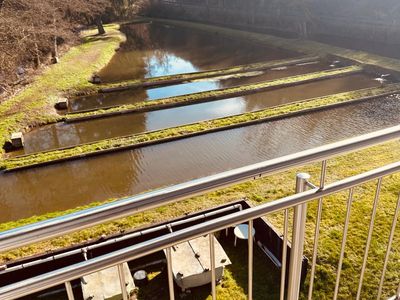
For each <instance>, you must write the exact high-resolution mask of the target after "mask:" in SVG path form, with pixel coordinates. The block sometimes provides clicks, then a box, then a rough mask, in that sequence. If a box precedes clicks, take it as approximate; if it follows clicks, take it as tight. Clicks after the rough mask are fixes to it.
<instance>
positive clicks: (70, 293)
mask: <svg viewBox="0 0 400 300" xmlns="http://www.w3.org/2000/svg"><path fill="white" fill-rule="evenodd" d="M65 289H66V290H67V295H68V300H75V297H74V291H73V290H72V286H71V282H69V281H67V282H66V283H65Z"/></svg>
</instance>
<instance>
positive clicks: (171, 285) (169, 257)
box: [166, 248, 175, 300]
mask: <svg viewBox="0 0 400 300" xmlns="http://www.w3.org/2000/svg"><path fill="white" fill-rule="evenodd" d="M166 252H167V272H168V289H169V300H175V291H174V277H173V273H172V254H171V248H167V249H166Z"/></svg>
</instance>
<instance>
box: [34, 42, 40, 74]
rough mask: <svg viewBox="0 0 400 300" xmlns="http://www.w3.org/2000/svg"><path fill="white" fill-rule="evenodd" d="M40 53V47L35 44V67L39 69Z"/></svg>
mask: <svg viewBox="0 0 400 300" xmlns="http://www.w3.org/2000/svg"><path fill="white" fill-rule="evenodd" d="M40 64H41V62H40V51H39V45H38V44H37V43H35V67H36V68H39V67H40Z"/></svg>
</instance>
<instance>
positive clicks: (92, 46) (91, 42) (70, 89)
mask: <svg viewBox="0 0 400 300" xmlns="http://www.w3.org/2000/svg"><path fill="white" fill-rule="evenodd" d="M105 29H106V34H104V35H96V34H95V33H96V30H94V29H93V30H86V31H83V32H82V33H81V36H82V43H81V44H79V45H77V46H74V47H72V48H71V49H70V50H69V51H68V52H67V53H66V54H65V55H63V56H62V57H61V59H60V62H59V63H58V64H56V65H52V66H49V67H47V68H46V69H45V70H44V72H43V74H41V75H40V76H38V77H37V78H35V80H34V82H33V83H32V84H31V85H30V86H28V87H27V88H26V89H24V90H23V91H21V92H20V93H19V94H17V95H16V96H14V97H12V98H10V99H8V100H6V101H4V102H3V103H1V104H0V145H4V143H5V142H6V141H7V140H8V139H9V137H10V135H11V133H12V132H14V131H20V130H23V129H24V128H27V127H31V126H36V125H40V124H45V123H49V122H54V121H56V120H58V119H59V116H58V115H57V114H56V112H55V111H54V104H55V103H56V101H57V99H58V98H59V97H61V96H65V95H68V94H69V93H75V92H77V91H80V90H85V89H88V88H90V87H91V85H92V84H91V83H89V82H88V79H89V78H90V76H91V75H92V74H93V73H94V72H96V71H98V70H100V69H101V68H103V67H104V66H105V65H106V64H107V63H108V62H109V61H110V60H111V58H112V56H113V55H114V53H115V49H116V48H118V47H119V45H120V43H121V42H123V41H124V40H125V36H124V35H123V34H122V32H120V31H119V25H116V24H110V25H106V26H105ZM1 154H4V150H3V149H2V147H0V156H1Z"/></svg>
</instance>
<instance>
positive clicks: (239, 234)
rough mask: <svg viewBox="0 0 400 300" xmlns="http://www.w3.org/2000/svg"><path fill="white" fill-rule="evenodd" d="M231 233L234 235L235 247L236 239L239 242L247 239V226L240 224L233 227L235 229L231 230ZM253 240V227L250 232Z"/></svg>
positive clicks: (254, 231)
mask: <svg viewBox="0 0 400 300" xmlns="http://www.w3.org/2000/svg"><path fill="white" fill-rule="evenodd" d="M233 233H234V234H235V244H234V245H235V247H236V243H237V239H241V240H247V239H248V238H249V225H247V224H240V225H237V226H235V229H234V230H233ZM252 234H253V238H254V235H255V234H256V230H255V229H254V227H253V230H252Z"/></svg>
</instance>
